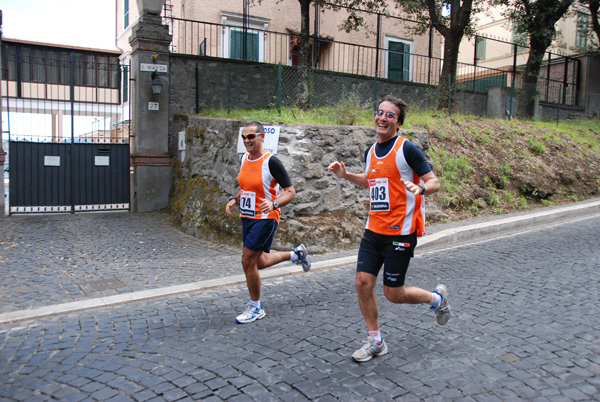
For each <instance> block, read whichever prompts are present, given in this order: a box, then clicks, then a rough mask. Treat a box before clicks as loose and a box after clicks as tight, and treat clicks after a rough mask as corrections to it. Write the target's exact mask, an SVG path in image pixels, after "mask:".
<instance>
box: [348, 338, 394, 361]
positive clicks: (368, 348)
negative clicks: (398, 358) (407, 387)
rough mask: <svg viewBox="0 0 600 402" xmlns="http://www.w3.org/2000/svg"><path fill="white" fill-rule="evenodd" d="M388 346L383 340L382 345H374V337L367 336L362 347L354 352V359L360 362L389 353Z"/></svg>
mask: <svg viewBox="0 0 600 402" xmlns="http://www.w3.org/2000/svg"><path fill="white" fill-rule="evenodd" d="M387 352H388V348H387V345H386V343H385V341H384V340H383V339H382V340H381V345H373V337H369V338H367V340H366V341H365V344H364V345H363V347H362V348H360V349H358V350H357V351H356V352H354V353H353V354H352V358H353V359H354V361H357V362H359V363H362V362H367V361H369V360H371V359H372V358H373V357H377V356H383V355H385V354H387Z"/></svg>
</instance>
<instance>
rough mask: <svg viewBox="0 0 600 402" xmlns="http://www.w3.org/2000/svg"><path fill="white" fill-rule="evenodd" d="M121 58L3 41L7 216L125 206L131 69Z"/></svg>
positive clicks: (124, 207)
mask: <svg viewBox="0 0 600 402" xmlns="http://www.w3.org/2000/svg"><path fill="white" fill-rule="evenodd" d="M118 55H119V53H118V52H107V51H92V50H83V49H65V48H62V47H61V48H57V47H53V46H46V45H37V44H31V43H26V42H20V41H14V40H5V39H3V41H2V71H3V76H2V123H3V126H2V131H3V134H4V135H5V137H4V139H5V140H6V139H8V144H7V145H8V155H7V161H8V169H7V170H8V172H9V173H8V204H9V208H8V212H9V214H19V213H44V212H79V211H98V210H129V205H130V204H129V200H130V167H129V110H128V107H126V106H123V103H122V100H127V97H126V98H125V99H123V98H122V97H121V91H122V90H124V91H125V94H126V95H128V94H127V86H125V87H124V88H123V87H122V85H121V83H122V82H123V81H122V79H124V80H125V82H127V70H128V69H127V67H126V66H121V65H120V64H119V58H118ZM6 134H8V138H6ZM5 167H6V166H5Z"/></svg>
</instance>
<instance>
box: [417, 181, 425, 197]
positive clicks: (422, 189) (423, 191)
mask: <svg viewBox="0 0 600 402" xmlns="http://www.w3.org/2000/svg"><path fill="white" fill-rule="evenodd" d="M417 186H419V187H420V188H421V195H423V194H425V184H423V183H419V184H417Z"/></svg>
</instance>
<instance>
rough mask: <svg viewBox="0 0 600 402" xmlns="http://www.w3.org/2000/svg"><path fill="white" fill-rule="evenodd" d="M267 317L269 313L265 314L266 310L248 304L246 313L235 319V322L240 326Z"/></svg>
mask: <svg viewBox="0 0 600 402" xmlns="http://www.w3.org/2000/svg"><path fill="white" fill-rule="evenodd" d="M265 315H267V313H265V310H264V309H263V308H262V307H261V308H256V307H254V306H253V305H251V304H250V303H248V307H247V308H246V311H244V312H243V313H242V314H240V315H238V316H237V317H235V320H236V321H237V322H238V323H240V324H249V323H251V322H254V321H256V320H260V319H261V318H263V317H264V316H265Z"/></svg>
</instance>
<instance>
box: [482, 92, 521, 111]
mask: <svg viewBox="0 0 600 402" xmlns="http://www.w3.org/2000/svg"><path fill="white" fill-rule="evenodd" d="M511 107H512V112H513V113H512V116H513V117H514V116H515V112H516V110H517V98H516V95H515V94H513V98H512V104H511V89H510V88H509V87H488V88H487V113H486V115H487V117H488V118H490V119H506V118H508V117H509V114H510V113H509V112H510V110H511Z"/></svg>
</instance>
